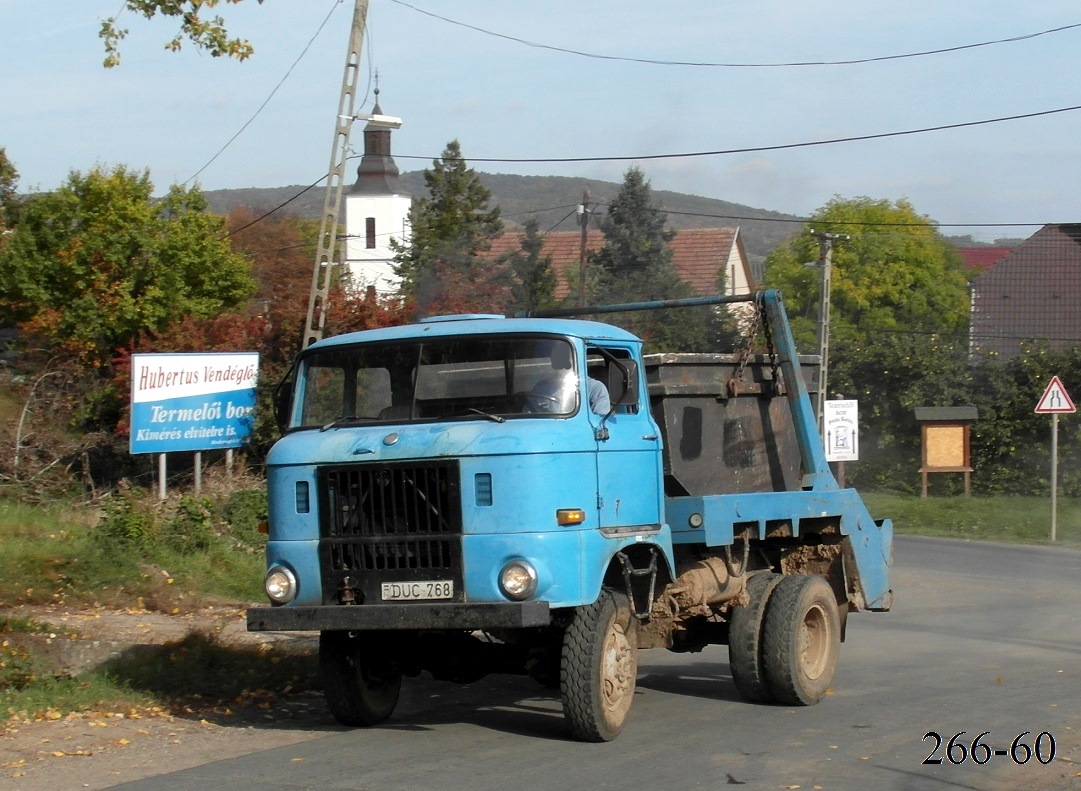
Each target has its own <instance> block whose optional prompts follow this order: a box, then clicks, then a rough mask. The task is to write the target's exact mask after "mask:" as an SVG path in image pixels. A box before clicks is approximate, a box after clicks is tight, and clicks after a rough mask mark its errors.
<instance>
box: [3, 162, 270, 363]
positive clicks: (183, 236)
mask: <svg viewBox="0 0 1081 791" xmlns="http://www.w3.org/2000/svg"><path fill="white" fill-rule="evenodd" d="M152 189H153V185H152V184H151V181H150V176H149V174H148V173H146V172H142V173H138V172H135V171H131V170H128V169H127V168H125V167H123V166H119V167H116V168H113V169H104V168H101V167H96V168H94V169H93V170H91V171H89V172H88V173H86V174H82V173H78V172H72V173H71V175H70V176H69V177H68V180H67V181H66V182H65V183H64V184H63V185H62V186H61V187H60V189H58V190H57V191H56V192H51V193H41V194H38V195H33V196H31V197H29V198H27V199H26V200H25V201H24V202H23V203H22V205H21V206H20V211H19V222H18V225H17V226H16V227H15V229H14V232H13V233H12V234H11V235H10V237H9V243H8V245H7V246H6V247H5V249H4V250H3V251H2V252H0V320H8V321H16V322H19V323H20V324H21V325H22V327H23V330H24V332H25V333H27V335H29V336H31V337H33V338H36V339H37V340H38V341H39V342H40V343H41V344H43V345H44V346H45V347H47V348H49V349H52V350H54V351H56V352H58V353H61V354H65V355H71V356H73V357H74V358H75V359H76V360H78V361H79V362H80V363H81V364H84V365H87V366H90V367H95V366H101V365H104V364H106V363H107V362H108V361H109V360H110V358H111V357H112V356H113V355H114V354H115V351H116V350H117V349H119V348H124V347H128V346H130V345H131V344H132V343H133V342H134V341H135V340H136V339H137V338H138V337H140V336H141V335H145V334H151V335H152V334H154V333H156V332H159V331H161V330H163V329H164V328H166V327H168V326H169V325H170V324H172V323H174V322H177V321H180V320H182V319H184V318H186V317H194V318H203V319H209V318H211V317H213V316H217V315H219V314H221V313H222V312H223V311H228V310H230V309H232V308H235V307H236V306H238V305H240V304H241V303H243V301H244V300H245V299H246V298H247V297H248V296H249V295H250V294H251V293H252V291H253V290H254V285H255V284H254V282H253V281H252V279H251V276H250V274H249V267H248V264H247V262H246V261H245V260H244V259H243V258H242V257H241V256H239V255H237V254H236V253H234V252H233V251H232V250H231V249H230V246H229V242H228V241H227V240H226V239H225V238H224V237H225V234H224V222H223V220H222V218H220V217H217V216H215V215H212V214H208V213H207V211H206V209H207V202H206V199H205V197H204V196H203V194H202V193H201V192H200V191H199V190H198V189H197V188H192V189H184V188H183V187H175V186H174V187H173V188H171V189H170V190H169V193H168V194H167V195H166V197H165V198H163V199H162V200H154V199H153V197H152V194H151V193H152Z"/></svg>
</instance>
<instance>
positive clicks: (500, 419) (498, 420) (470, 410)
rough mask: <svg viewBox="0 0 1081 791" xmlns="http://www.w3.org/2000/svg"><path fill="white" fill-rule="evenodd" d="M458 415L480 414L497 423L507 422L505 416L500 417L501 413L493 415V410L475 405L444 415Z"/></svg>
mask: <svg viewBox="0 0 1081 791" xmlns="http://www.w3.org/2000/svg"><path fill="white" fill-rule="evenodd" d="M458 415H480V416H481V417H486V418H488V419H489V420H491V421H494V422H496V423H506V422H507V419H506V418H504V417H500V416H499V415H493V414H492V413H491V412H485V411H484V410H483V409H476V408H475V407H466V408H465V409H460V410H458V411H457V412H451V413H450V414H449V415H444V417H457V416H458Z"/></svg>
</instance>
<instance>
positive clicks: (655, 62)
mask: <svg viewBox="0 0 1081 791" xmlns="http://www.w3.org/2000/svg"><path fill="white" fill-rule="evenodd" d="M391 2H393V3H397V4H398V5H400V6H404V7H406V8H410V9H412V10H413V11H416V12H417V13H418V14H424V15H425V16H429V17H432V18H433V19H438V20H440V21H441V22H447V23H448V24H451V25H457V26H458V27H464V28H467V29H468V30H473V31H476V32H477V33H483V34H484V35H486V36H493V37H494V38H501V39H504V40H506V41H513V42H514V43H516V44H523V45H525V46H527V47H533V48H535V49H546V50H550V51H552V52H561V53H564V54H566V55H577V56H579V57H583V58H591V59H593V60H611V61H621V62H624V63H644V64H647V65H650V66H683V67H692V68H724V69H771V68H787V67H792V66H853V65H857V64H860V63H876V62H880V61H887V60H902V59H905V58H922V57H925V56H927V55H944V54H946V53H949V52H960V51H962V50H968V49H977V48H979V47H990V46H993V45H995V44H1010V43H1013V42H1016V41H1026V40H1028V39H1033V38H1037V37H1038V36H1046V35H1049V34H1051V33H1061V32H1062V31H1064V30H1071V29H1073V28H1078V27H1081V23H1075V24H1071V25H1061V26H1060V27H1055V28H1051V29H1050V30H1041V31H1038V32H1036V33H1025V34H1023V35H1019V36H1010V37H1009V38H1000V39H995V40H993V41H980V42H977V43H975V44H960V45H958V46H954V47H942V48H940V49H929V50H924V51H921V52H906V53H904V54H900V55H879V56H876V57H870V58H850V59H847V60H808V61H790V62H787V63H711V62H708V61H686V60H661V59H659V58H632V57H626V56H623V55H602V54H598V53H595V52H585V51H584V50H578V49H571V48H569V47H557V46H554V45H551V44H541V43H539V42H536V41H529V40H528V39H524V38H519V37H517V36H510V35H507V34H505V33H497V32H496V31H494V30H488V29H487V28H483V27H478V26H476V25H470V24H468V23H466V22H460V21H458V20H456V19H451V18H449V17H445V16H442V15H440V14H436V13H433V12H431V11H425V10H424V9H423V8H417V7H416V6H415V5H412V4H411V3H407V2H405V1H404V0H391Z"/></svg>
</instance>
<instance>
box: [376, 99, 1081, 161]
mask: <svg viewBox="0 0 1081 791" xmlns="http://www.w3.org/2000/svg"><path fill="white" fill-rule="evenodd" d="M1076 110H1081V105H1073V106H1071V107H1058V108H1056V109H1054V110H1039V111H1036V112H1032V113H1018V114H1016V115H1005V116H1000V117H998V118H984V119H982V120H979V121H961V122H958V123H954V124H939V125H938V126H925V127H921V128H919V129H904V130H900V131H896V132H877V133H874V134H867V135H850V136H848V137H834V138H827V139H824V140H809V141H805V142H802V143H778V144H775V145H768V146H747V147H745V148H724V149H716V150H713V151H684V152H679V153H667V154H618V155H613V156H577V157H469V158H468V161H470V162H493V163H503V164H508V163H529V164H536V163H556V164H558V163H571V162H635V161H645V160H658V159H693V158H697V157H715V156H724V155H727V154H753V153H759V152H762V151H784V150H790V149H796V148H811V147H813V146H826V145H834V144H836V143H856V142H862V141H865V140H882V139H885V138H890V137H904V136H906V135H918V134H925V133H928V132H942V131H946V130H949V129H965V128H970V127H974V126H986V125H988V124H999V123H1004V122H1007V121H1020V120H1023V119H1026V118H1040V117H1044V116H1049V115H1057V114H1059V113H1069V112H1074V111H1076ZM394 156H395V157H396V158H398V157H400V158H402V159H431V157H422V156H418V155H415V154H395V155H394ZM460 160H461V161H466V157H460ZM448 161H455V160H454V159H453V158H452V159H450V160H448Z"/></svg>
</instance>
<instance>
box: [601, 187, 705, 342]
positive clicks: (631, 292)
mask: <svg viewBox="0 0 1081 791" xmlns="http://www.w3.org/2000/svg"><path fill="white" fill-rule="evenodd" d="M666 220H667V215H665V213H664V211H663V210H662V209H661V207H660V206H659V205H657V204H655V203H654V201H653V194H652V189H651V187H650V184H649V181H648V180H646V177H645V175H644V174H643V173H642V171H641V170H639V169H638V168H636V167H632V168H630V169H629V170H628V171H627V172H626V174H625V175H624V177H623V185H622V186H621V187H620V190H619V192H618V193H617V194H616V196H615V197H614V198H613V199H612V203H611V205H610V206H609V208H608V212H607V214H605V215H604V216H603V217H602V218H601V220H600V223H599V226H600V229H601V232H602V233H603V234H604V245H603V246H602V247H601V249H600V250H597V251H596V252H594V253H591V254H590V257H589V264H590V265H591V266H592V267H593V268H594V269H595V273H594V276H595V278H596V280H595V286H594V293H593V299H594V300H595V301H599V302H603V303H607V304H620V303H624V302H638V301H643V300H660V299H680V298H683V297H689V296H692V294H693V289H692V288H691V286H690V284H688V283H686V282H684V281H683V280H681V279H680V277H679V274H678V273H677V272H676V270H675V267H674V266H673V265H672V250H671V249H670V248H669V247H668V243H669V242H670V241H672V239H674V238H675V236H676V232H675V231H674V230H672V229H669V228H666V227H665V222H666ZM715 318H716V314H714V313H713V311H712V310H710V309H709V308H693V309H692V308H680V309H675V310H670V311H655V310H651V311H642V312H637V313H627V314H619V315H615V316H613V317H610V319H609V320H611V321H613V322H615V323H617V324H619V325H620V326H622V327H624V328H626V329H628V330H630V331H631V332H634V333H635V334H636V335H638V336H639V337H641V338H642V339H643V340H645V341H647V342H648V343H649V346H650V349H651V350H653V351H706V350H708V349H710V348H712V347H713V345H714V341H715V340H716V339H715V337H714V327H713V323H714V320H715Z"/></svg>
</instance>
